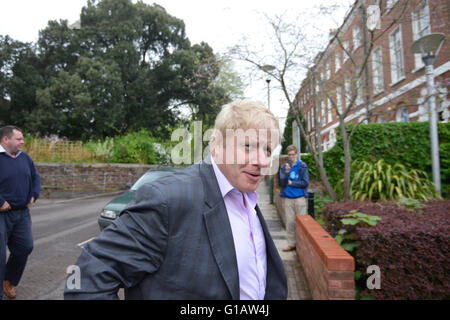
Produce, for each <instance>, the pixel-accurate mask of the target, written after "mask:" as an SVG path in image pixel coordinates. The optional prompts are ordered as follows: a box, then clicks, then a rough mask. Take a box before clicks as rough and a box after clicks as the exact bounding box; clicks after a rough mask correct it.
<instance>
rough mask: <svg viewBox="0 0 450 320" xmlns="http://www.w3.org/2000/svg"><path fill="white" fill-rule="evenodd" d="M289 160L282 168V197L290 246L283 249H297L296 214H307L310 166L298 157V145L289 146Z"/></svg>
mask: <svg viewBox="0 0 450 320" xmlns="http://www.w3.org/2000/svg"><path fill="white" fill-rule="evenodd" d="M286 150H287V153H288V161H287V162H286V163H285V164H283V165H282V166H281V168H280V187H281V192H280V197H283V198H284V200H283V201H284V210H285V213H286V232H287V241H288V247H287V248H285V249H283V251H285V252H288V251H292V250H295V239H296V237H295V224H296V222H295V216H296V214H301V215H305V214H306V205H307V204H306V198H307V196H308V194H307V192H306V188H307V187H308V185H309V174H308V166H307V165H306V163H304V162H302V161H300V160H299V159H297V155H298V152H297V147H296V146H294V145H290V146H288V147H287V149H286Z"/></svg>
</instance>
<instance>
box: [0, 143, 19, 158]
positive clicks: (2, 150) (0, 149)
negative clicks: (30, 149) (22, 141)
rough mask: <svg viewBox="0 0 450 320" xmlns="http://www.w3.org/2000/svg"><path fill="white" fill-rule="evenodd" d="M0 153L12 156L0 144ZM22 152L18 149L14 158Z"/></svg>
mask: <svg viewBox="0 0 450 320" xmlns="http://www.w3.org/2000/svg"><path fill="white" fill-rule="evenodd" d="M0 153H6V154H7V155H8V156H10V157H11V158H14V157H13V156H12V155H11V154H10V153H9V152H8V151H6V150H5V148H3V146H2V145H1V144H0ZM21 153H22V150H19V152H17V154H16V158H17V157H18V156H19V155H20V154H21Z"/></svg>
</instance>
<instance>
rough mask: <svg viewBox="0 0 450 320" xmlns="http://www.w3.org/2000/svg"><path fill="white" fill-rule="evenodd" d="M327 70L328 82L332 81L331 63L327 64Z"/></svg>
mask: <svg viewBox="0 0 450 320" xmlns="http://www.w3.org/2000/svg"><path fill="white" fill-rule="evenodd" d="M326 68H327V80H328V79H330V76H331V67H330V62H328V63H327V65H326Z"/></svg>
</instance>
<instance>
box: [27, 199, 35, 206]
mask: <svg viewBox="0 0 450 320" xmlns="http://www.w3.org/2000/svg"><path fill="white" fill-rule="evenodd" d="M33 203H34V197H31V200H30V202H29V203H28V204H27V208H29V207H31V205H32V204H33Z"/></svg>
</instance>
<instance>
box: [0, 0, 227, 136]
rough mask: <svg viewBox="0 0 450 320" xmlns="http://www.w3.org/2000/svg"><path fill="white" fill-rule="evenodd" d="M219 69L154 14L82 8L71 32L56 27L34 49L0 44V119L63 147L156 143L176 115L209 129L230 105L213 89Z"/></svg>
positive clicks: (203, 49) (173, 23) (112, 3)
mask: <svg viewBox="0 0 450 320" xmlns="http://www.w3.org/2000/svg"><path fill="white" fill-rule="evenodd" d="M222 66H223V64H221V62H220V61H219V60H218V58H217V57H216V55H215V53H214V52H213V50H212V48H211V47H210V46H209V45H208V44H206V43H201V44H195V45H191V43H190V41H189V39H188V38H187V36H186V32H185V25H184V22H183V21H182V20H181V19H178V18H176V17H173V16H171V15H170V14H169V13H167V12H166V10H165V9H164V8H163V7H161V6H159V5H157V4H153V5H147V4H144V3H143V2H142V1H140V2H137V3H135V4H134V3H133V2H132V1H131V0H101V1H96V0H89V1H88V2H87V5H86V6H85V7H83V9H82V10H81V15H80V23H79V27H77V28H74V27H73V26H69V25H68V23H67V21H66V20H59V21H56V20H55V21H49V22H48V25H47V26H46V28H44V29H43V30H42V31H40V33H39V39H38V41H37V43H36V44H21V43H18V42H14V41H13V40H11V39H9V38H1V39H0V67H1V77H2V78H1V80H2V82H1V84H0V93H1V96H0V113H1V114H8V117H9V118H8V122H9V121H11V122H13V123H15V124H18V125H22V126H24V127H27V128H28V129H29V130H31V132H36V133H41V134H52V133H56V134H60V135H64V136H66V137H67V138H69V139H88V138H90V137H95V138H101V137H105V136H113V135H117V134H123V133H125V132H127V131H139V130H140V129H142V128H144V129H147V130H148V131H149V132H151V133H152V134H153V135H154V136H155V137H159V138H163V139H164V138H168V137H169V136H170V130H171V128H172V127H173V126H174V125H175V124H176V123H177V121H180V108H181V107H183V106H189V107H190V108H191V109H192V110H194V111H195V112H194V116H195V118H196V119H199V120H203V121H205V122H207V123H211V121H212V120H211V119H213V118H214V116H215V114H216V113H217V111H218V106H219V104H223V103H225V102H228V101H229V99H230V96H231V93H230V92H228V90H229V89H230V87H226V86H222V84H223V82H222V83H221V82H218V81H216V78H217V77H218V76H219V75H220V70H221V68H222ZM4 79H5V84H4V82H3V80H4ZM9 110H14V112H13V113H10V112H8V111H9ZM9 114H10V116H9ZM3 119H4V118H2V121H3Z"/></svg>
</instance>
